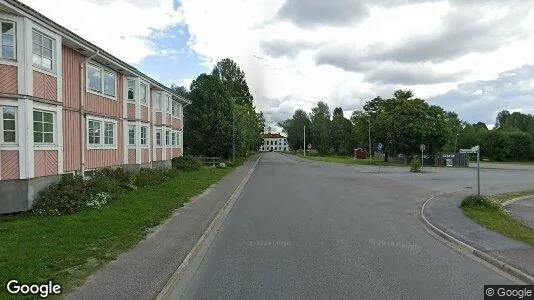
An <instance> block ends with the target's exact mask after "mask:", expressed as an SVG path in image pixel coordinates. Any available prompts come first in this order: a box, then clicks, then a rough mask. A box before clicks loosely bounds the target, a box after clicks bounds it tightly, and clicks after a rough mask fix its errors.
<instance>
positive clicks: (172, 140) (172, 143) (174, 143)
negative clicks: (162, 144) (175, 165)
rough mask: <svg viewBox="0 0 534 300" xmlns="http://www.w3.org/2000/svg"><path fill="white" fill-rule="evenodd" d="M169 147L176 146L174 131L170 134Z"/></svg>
mask: <svg viewBox="0 0 534 300" xmlns="http://www.w3.org/2000/svg"><path fill="white" fill-rule="evenodd" d="M171 146H173V147H174V146H176V131H172V132H171Z"/></svg>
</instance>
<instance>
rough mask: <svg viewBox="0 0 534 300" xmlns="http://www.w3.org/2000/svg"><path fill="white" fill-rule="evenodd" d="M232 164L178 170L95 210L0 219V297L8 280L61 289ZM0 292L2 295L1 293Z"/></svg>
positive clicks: (128, 244)
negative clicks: (0, 289) (59, 214)
mask: <svg viewBox="0 0 534 300" xmlns="http://www.w3.org/2000/svg"><path fill="white" fill-rule="evenodd" d="M232 170H233V168H226V169H219V168H213V169H201V170H199V171H193V172H187V173H178V174H175V175H173V177H172V178H169V179H168V180H166V181H164V182H162V183H161V184H159V185H156V186H151V187H147V188H140V189H138V190H135V191H131V192H128V193H125V194H124V195H122V196H120V197H119V199H118V200H117V201H113V202H111V203H110V204H108V205H105V206H103V207H102V208H100V209H99V210H85V211H81V212H80V213H77V214H73V215H64V216H59V217H48V216H40V215H35V214H28V215H26V216H24V217H21V218H13V217H3V218H1V219H0V236H1V237H2V238H1V239H0V279H1V281H2V282H1V283H2V287H3V288H2V292H0V298H3V297H4V296H7V294H5V293H6V291H5V284H6V282H7V281H8V279H13V278H15V279H18V280H19V281H20V282H23V283H39V282H47V281H48V280H53V281H54V282H55V283H59V284H61V285H62V286H63V291H69V290H72V289H73V288H74V287H76V286H79V285H81V284H82V283H83V282H84V280H85V278H86V277H87V276H88V275H90V274H91V273H93V272H95V271H96V270H97V269H99V268H101V267H102V266H103V265H104V264H106V263H107V262H109V261H111V260H113V259H115V258H116V257H117V256H118V255H119V254H120V253H122V252H124V251H125V250H127V249H129V248H131V247H133V246H134V245H136V244H137V243H138V242H139V241H140V240H142V239H143V238H144V236H145V235H146V233H147V229H149V228H151V227H153V226H156V225H158V224H159V223H160V222H161V221H162V220H164V219H166V218H168V217H169V216H170V215H171V213H172V212H173V210H175V209H177V208H179V207H181V206H182V205H183V204H184V203H185V202H187V201H188V200H189V199H190V198H191V197H192V196H194V195H197V194H199V193H200V192H201V191H202V190H204V189H206V188H207V187H209V186H210V185H211V184H213V183H215V182H217V181H219V180H220V179H221V178H222V177H224V176H225V175H226V174H228V173H229V172H231V171H232ZM3 295H4V296H3Z"/></svg>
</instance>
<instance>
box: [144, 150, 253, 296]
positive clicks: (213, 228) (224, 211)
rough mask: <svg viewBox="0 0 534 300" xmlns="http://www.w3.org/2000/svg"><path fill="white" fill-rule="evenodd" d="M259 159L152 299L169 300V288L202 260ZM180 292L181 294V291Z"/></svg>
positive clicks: (170, 290) (183, 286)
mask: <svg viewBox="0 0 534 300" xmlns="http://www.w3.org/2000/svg"><path fill="white" fill-rule="evenodd" d="M261 157H262V155H261V154H260V156H259V157H258V158H257V159H256V161H255V162H254V165H253V166H252V168H251V169H250V170H249V172H248V173H247V175H245V177H244V178H243V180H241V182H240V183H239V185H238V186H237V187H236V188H235V190H234V192H233V193H232V194H231V195H230V197H228V200H226V203H225V204H224V205H223V207H222V208H221V209H220V210H219V212H218V213H217V215H216V216H215V218H213V220H212V221H211V223H210V225H209V226H208V228H206V230H205V231H204V233H203V234H202V236H201V237H200V238H199V239H198V241H197V242H196V244H195V245H194V246H193V248H191V250H190V251H189V253H188V254H187V256H186V257H185V258H184V260H183V261H182V263H181V264H180V266H178V268H177V269H176V271H174V273H173V274H172V275H171V277H170V278H169V279H168V280H167V283H166V284H165V286H164V287H163V289H161V291H160V292H159V293H158V295H157V296H156V297H155V298H154V299H156V300H160V299H169V296H170V294H169V293H170V292H172V289H171V288H172V287H173V286H176V285H178V284H179V283H180V280H181V279H183V278H184V277H185V276H184V275H185V274H186V272H187V271H189V270H188V267H189V265H190V264H191V263H192V262H193V260H195V259H199V258H200V259H203V258H204V255H205V253H206V252H207V250H208V248H209V247H210V245H211V242H212V241H213V239H214V238H215V236H216V235H217V233H218V232H219V230H220V228H221V227H222V225H223V223H224V221H225V220H226V217H227V216H228V214H229V213H230V211H231V210H232V208H233V207H234V205H235V203H236V202H237V199H238V198H239V196H240V195H241V193H242V192H243V190H244V188H245V186H246V184H247V183H248V181H249V180H250V178H251V177H252V174H253V173H254V171H255V170H256V166H257V165H258V162H259V161H260V159H261ZM199 255H200V256H199ZM199 263H200V262H199ZM197 267H198V266H197ZM195 271H196V270H195ZM191 277H192V276H191ZM189 279H191V278H189ZM187 283H188V282H186V284H187ZM185 287H187V285H183V284H182V286H181V288H182V289H185ZM181 292H183V290H182V291H181Z"/></svg>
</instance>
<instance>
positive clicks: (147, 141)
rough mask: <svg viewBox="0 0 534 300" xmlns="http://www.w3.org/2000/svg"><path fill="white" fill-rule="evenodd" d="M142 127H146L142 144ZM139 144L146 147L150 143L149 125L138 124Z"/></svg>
mask: <svg viewBox="0 0 534 300" xmlns="http://www.w3.org/2000/svg"><path fill="white" fill-rule="evenodd" d="M143 128H146V136H145V143H144V144H143ZM139 145H140V146H141V147H143V148H148V147H149V145H150V127H149V126H148V125H141V126H139Z"/></svg>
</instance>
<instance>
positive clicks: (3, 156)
mask: <svg viewBox="0 0 534 300" xmlns="http://www.w3.org/2000/svg"><path fill="white" fill-rule="evenodd" d="M0 172H1V173H0V177H1V178H0V179H1V180H7V179H19V178H20V174H19V151H18V150H8V151H0Z"/></svg>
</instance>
